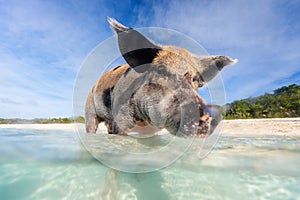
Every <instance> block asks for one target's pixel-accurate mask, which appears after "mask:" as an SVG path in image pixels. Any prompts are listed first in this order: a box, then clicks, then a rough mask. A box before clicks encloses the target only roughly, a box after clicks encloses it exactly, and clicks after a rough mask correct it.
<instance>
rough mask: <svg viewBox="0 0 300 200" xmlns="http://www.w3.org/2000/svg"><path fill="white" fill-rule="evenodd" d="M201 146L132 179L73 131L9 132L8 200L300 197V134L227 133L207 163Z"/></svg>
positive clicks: (2, 162)
mask: <svg viewBox="0 0 300 200" xmlns="http://www.w3.org/2000/svg"><path fill="white" fill-rule="evenodd" d="M121 142H122V141H121ZM197 145H198V144H197V143H195V145H192V146H191V148H190V149H189V150H188V151H187V152H186V153H185V154H184V156H183V157H181V158H180V159H179V160H177V162H176V163H174V164H173V165H171V166H168V167H165V168H163V169H161V170H159V171H156V172H150V173H139V174H132V173H124V172H117V171H115V170H112V169H110V168H108V167H106V166H105V165H102V164H101V163H100V162H99V161H98V160H96V159H94V158H93V157H92V156H90V154H89V153H87V152H86V151H85V149H84V148H83V147H82V146H81V144H80V142H79V139H78V137H77V134H76V133H75V132H73V131H66V130H64V131H63V130H34V129H30V128H27V129H13V128H7V129H5V128H2V129H0V155H1V156H0V197H1V199H118V200H119V199H142V200H143V199H146V200H147V199H149V200H150V199H151V200H152V199H162V200H164V199H174V200H175V199H176V200H178V199H182V200H183V199H184V200H186V199H192V200H193V199H300V195H299V194H300V189H299V185H300V173H299V172H300V168H299V166H300V138H299V137H288V136H265V137H259V138H258V137H256V138H253V137H233V136H230V137H229V136H227V137H222V136H221V137H220V139H219V142H218V143H217V144H216V146H215V148H214V150H213V151H212V152H211V153H210V154H209V155H208V156H207V157H206V158H205V159H199V157H198V156H197V154H198V146H197ZM158 162H159V161H158Z"/></svg>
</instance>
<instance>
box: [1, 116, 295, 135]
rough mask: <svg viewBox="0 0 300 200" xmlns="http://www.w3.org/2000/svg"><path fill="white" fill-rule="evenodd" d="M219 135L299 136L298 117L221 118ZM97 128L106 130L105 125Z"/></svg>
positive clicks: (64, 127)
mask: <svg viewBox="0 0 300 200" xmlns="http://www.w3.org/2000/svg"><path fill="white" fill-rule="evenodd" d="M2 128H3V129H11V128H13V129H34V130H65V131H74V132H76V131H77V130H78V129H80V130H81V131H82V130H84V129H85V128H84V124H81V123H70V124H0V129H2ZM220 128H221V136H247V137H251V136H253V137H256V136H268V135H270V136H300V118H266V119H234V120H222V124H221V127H220ZM98 129H99V130H101V131H106V127H105V125H104V124H103V123H102V124H100V125H99V128H98Z"/></svg>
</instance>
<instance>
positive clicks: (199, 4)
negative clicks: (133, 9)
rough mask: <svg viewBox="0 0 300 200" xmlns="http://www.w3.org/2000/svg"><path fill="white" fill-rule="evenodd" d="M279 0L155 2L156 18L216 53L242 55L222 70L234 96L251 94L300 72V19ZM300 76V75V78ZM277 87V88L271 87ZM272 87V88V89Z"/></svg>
mask: <svg viewBox="0 0 300 200" xmlns="http://www.w3.org/2000/svg"><path fill="white" fill-rule="evenodd" d="M286 4H295V2H288V3H282V2H278V1H268V0H267V1H196V0H194V1H169V2H168V3H166V5H165V6H164V7H161V6H158V5H155V4H153V7H152V9H153V12H154V13H155V16H154V17H152V19H150V20H149V19H148V20H145V19H143V18H142V17H140V19H141V21H140V22H139V23H140V24H143V23H142V22H143V21H150V22H151V23H152V24H154V25H156V26H160V25H161V26H164V27H167V28H172V29H175V30H178V31H180V32H182V33H185V34H187V35H189V36H191V37H193V38H194V39H195V40H197V41H198V42H199V43H200V44H202V45H203V46H204V48H206V49H207V50H208V52H209V53H210V54H225V55H229V56H231V57H233V58H238V59H239V63H238V64H236V65H235V66H231V67H229V68H228V69H225V70H224V72H223V73H222V75H223V79H224V81H225V87H226V88H227V96H228V100H229V101H232V100H234V99H239V98H246V97H249V96H255V95H258V94H259V93H261V91H262V88H264V89H265V90H271V91H272V90H274V89H276V88H277V87H279V86H280V85H279V84H275V83H274V82H278V80H281V79H285V78H288V77H290V76H291V75H292V74H294V73H296V72H299V71H300V66H299V64H298V63H299V62H298V61H299V60H300V54H299V53H298V52H300V40H299V37H297V36H295V35H294V36H291V35H290V32H292V31H293V28H294V25H293V24H291V23H292V22H293V21H294V23H295V22H296V20H294V19H291V17H293V15H290V13H288V12H289V9H288V8H289V6H291V7H292V6H293V5H286ZM295 81H297V80H295ZM271 86H272V87H273V88H271ZM271 91H269V92H271Z"/></svg>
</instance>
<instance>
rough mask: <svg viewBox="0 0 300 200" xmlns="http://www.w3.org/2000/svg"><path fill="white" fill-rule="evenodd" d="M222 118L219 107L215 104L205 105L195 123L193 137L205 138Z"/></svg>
mask: <svg viewBox="0 0 300 200" xmlns="http://www.w3.org/2000/svg"><path fill="white" fill-rule="evenodd" d="M221 119H222V112H221V111H220V108H219V107H218V106H215V105H205V108H203V115H202V116H201V117H200V118H199V122H198V123H195V124H194V125H195V126H194V127H195V129H194V133H193V136H194V137H199V138H205V137H208V136H209V135H211V134H212V133H213V132H214V130H215V128H216V127H217V126H218V124H219V123H220V121H221Z"/></svg>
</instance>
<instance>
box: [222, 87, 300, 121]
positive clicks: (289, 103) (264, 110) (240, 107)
mask: <svg viewBox="0 0 300 200" xmlns="http://www.w3.org/2000/svg"><path fill="white" fill-rule="evenodd" d="M225 109H226V111H225V119H247V118H279V117H300V86H299V85H296V84H292V85H289V86H283V87H281V88H279V89H276V90H274V92H273V94H269V93H266V94H264V95H261V96H258V97H255V98H248V99H242V100H237V101H234V102H232V103H230V104H227V105H226V106H225Z"/></svg>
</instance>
